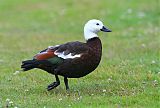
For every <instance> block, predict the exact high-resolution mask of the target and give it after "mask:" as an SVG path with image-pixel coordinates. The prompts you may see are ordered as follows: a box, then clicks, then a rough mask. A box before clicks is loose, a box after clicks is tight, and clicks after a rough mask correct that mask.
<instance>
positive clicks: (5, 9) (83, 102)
mask: <svg viewBox="0 0 160 108" xmlns="http://www.w3.org/2000/svg"><path fill="white" fill-rule="evenodd" d="M159 3H160V1H159V0H121V1H118V0H80V1H78V0H63V1H62V0H61V1H60V0H0V108H4V107H9V108H10V107H11V108H16V107H18V108H112V107H113V108H136V107H137V108H159V106H160V11H159V10H160V9H159V8H160V5H159ZM93 18H97V19H100V20H102V21H103V23H104V24H105V25H106V26H107V27H108V28H110V29H111V30H112V31H113V32H111V33H108V34H106V33H99V37H100V38H101V40H102V43H103V57H102V60H101V63H100V65H99V67H98V68H97V69H96V70H95V71H94V72H92V73H91V74H89V75H87V76H85V77H83V78H80V79H69V84H70V91H68V92H67V91H66V90H65V86H64V83H63V77H60V79H61V85H60V86H59V87H57V88H56V89H54V90H52V91H49V92H48V91H47V90H46V87H47V85H48V84H50V83H52V82H53V81H54V80H55V78H54V76H52V75H50V74H48V73H46V72H44V71H41V70H38V69H34V70H31V71H28V72H24V73H20V74H16V75H14V74H13V73H14V72H15V71H16V70H19V69H20V65H21V61H22V60H25V59H30V58H32V56H33V55H35V54H36V53H38V52H39V51H40V50H42V49H45V48H46V47H48V46H51V45H56V44H61V43H64V42H68V41H76V40H79V41H84V38H83V26H84V24H85V23H86V21H88V20H89V19H93Z"/></svg>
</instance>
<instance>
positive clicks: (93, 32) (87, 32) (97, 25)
mask: <svg viewBox="0 0 160 108" xmlns="http://www.w3.org/2000/svg"><path fill="white" fill-rule="evenodd" d="M99 31H104V32H111V30H109V29H107V28H106V27H105V26H104V25H103V23H102V22H101V21H100V20H96V19H92V20H89V21H88V22H87V23H86V24H85V26H84V37H85V39H86V40H88V39H91V38H94V37H98V35H97V33H98V32H99Z"/></svg>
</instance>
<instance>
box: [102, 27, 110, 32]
mask: <svg viewBox="0 0 160 108" xmlns="http://www.w3.org/2000/svg"><path fill="white" fill-rule="evenodd" d="M101 31H103V32H112V31H111V30H109V29H108V28H106V27H104V26H103V27H102V29H101Z"/></svg>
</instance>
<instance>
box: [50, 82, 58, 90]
mask: <svg viewBox="0 0 160 108" xmlns="http://www.w3.org/2000/svg"><path fill="white" fill-rule="evenodd" d="M59 85H60V82H53V83H51V84H50V85H48V87H47V90H48V91H50V90H52V89H54V88H56V87H57V86H59Z"/></svg>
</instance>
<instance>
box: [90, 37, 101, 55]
mask: <svg viewBox="0 0 160 108" xmlns="http://www.w3.org/2000/svg"><path fill="white" fill-rule="evenodd" d="M87 45H88V46H89V47H91V48H93V49H94V50H96V51H97V50H98V51H100V52H102V43H101V40H100V39H99V38H98V37H94V38H91V39H89V40H87Z"/></svg>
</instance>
